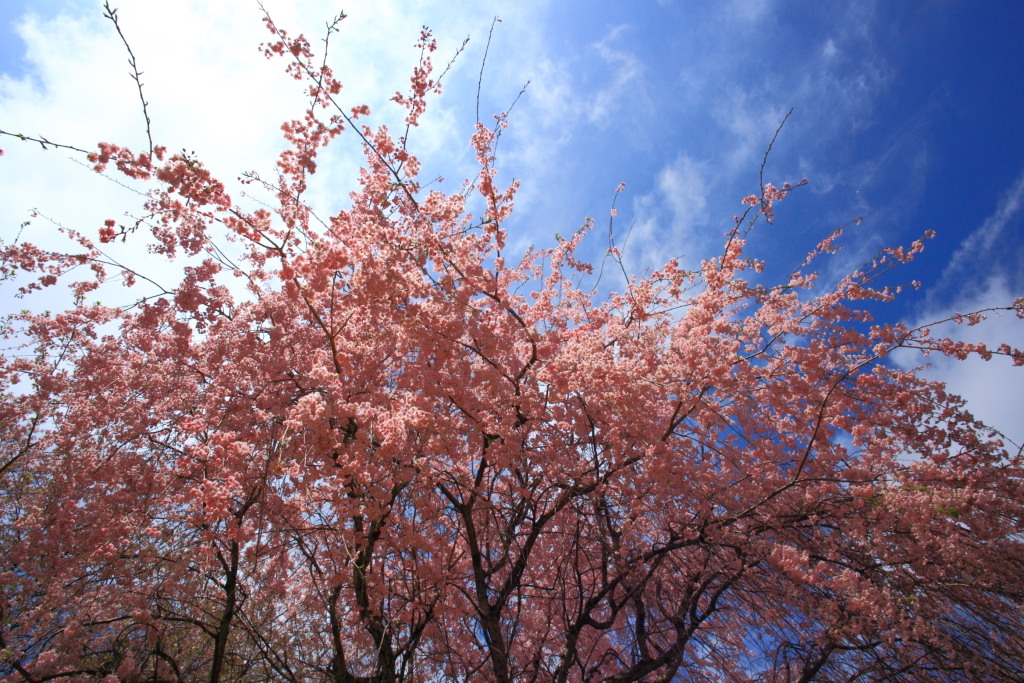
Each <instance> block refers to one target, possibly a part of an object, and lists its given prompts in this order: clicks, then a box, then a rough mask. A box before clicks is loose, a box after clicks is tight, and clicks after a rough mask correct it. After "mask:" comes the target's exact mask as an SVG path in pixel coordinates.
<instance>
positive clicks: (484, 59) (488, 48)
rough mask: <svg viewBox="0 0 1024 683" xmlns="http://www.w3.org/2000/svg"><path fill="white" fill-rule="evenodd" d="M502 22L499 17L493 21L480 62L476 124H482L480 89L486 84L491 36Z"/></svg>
mask: <svg viewBox="0 0 1024 683" xmlns="http://www.w3.org/2000/svg"><path fill="white" fill-rule="evenodd" d="M499 21H501V19H499V18H498V17H494V19H492V20H491V30H490V31H489V32H488V33H487V46H486V47H485V48H484V58H483V60H482V61H481V62H480V77H479V78H478V79H477V81H476V122H477V123H480V88H481V86H482V85H483V82H484V66H485V65H486V64H487V53H488V52H490V50H491V36H492V35H494V25H495V24H496V23H498V22H499Z"/></svg>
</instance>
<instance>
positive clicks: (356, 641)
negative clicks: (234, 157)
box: [0, 16, 1024, 683]
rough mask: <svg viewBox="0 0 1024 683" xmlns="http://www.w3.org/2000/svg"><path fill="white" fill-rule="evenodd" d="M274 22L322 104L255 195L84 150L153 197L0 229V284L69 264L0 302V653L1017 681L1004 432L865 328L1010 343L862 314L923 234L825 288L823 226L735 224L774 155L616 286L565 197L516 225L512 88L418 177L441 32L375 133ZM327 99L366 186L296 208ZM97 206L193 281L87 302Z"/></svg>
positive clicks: (918, 338)
mask: <svg viewBox="0 0 1024 683" xmlns="http://www.w3.org/2000/svg"><path fill="white" fill-rule="evenodd" d="M339 19H340V18H339ZM266 23H267V26H268V28H269V30H270V31H271V33H272V35H273V38H272V41H271V42H270V43H268V44H267V45H266V47H265V53H266V55H267V56H268V57H272V58H283V59H284V60H285V61H286V62H287V69H288V70H289V73H291V74H292V75H293V76H294V77H295V78H296V79H297V80H299V81H302V82H303V83H304V84H305V86H306V88H307V94H308V96H309V98H310V102H311V104H310V106H309V108H308V109H307V110H306V111H305V112H304V115H303V117H302V118H300V119H298V120H295V121H291V122H288V123H286V124H285V125H284V126H283V130H284V132H285V136H286V138H287V140H288V142H289V143H290V146H289V148H288V149H287V150H286V151H285V152H284V153H282V154H281V156H280V159H279V160H278V162H277V170H278V177H277V178H275V179H273V180H266V179H263V178H260V177H259V176H256V175H249V176H247V177H246V182H249V183H251V184H254V185H256V186H258V187H261V188H263V189H265V190H268V191H269V192H270V194H271V195H272V196H273V197H275V201H276V205H274V206H273V207H268V208H261V209H258V210H255V211H247V210H245V209H243V208H242V207H241V206H240V205H239V204H237V203H235V202H234V201H233V200H232V199H231V197H229V196H228V194H227V190H226V188H225V185H224V184H222V183H221V182H220V181H218V180H217V179H216V177H215V176H214V175H213V173H212V172H211V170H210V169H207V168H206V167H205V166H204V165H203V163H202V161H200V160H199V159H197V158H195V157H194V156H193V155H190V154H186V153H184V152H182V153H180V154H169V153H168V152H167V151H166V150H165V149H164V148H162V147H160V146H159V145H152V146H151V148H150V149H147V150H144V151H142V152H136V151H132V150H130V149H127V148H125V147H122V146H118V145H114V144H101V145H100V146H99V149H98V150H97V151H95V152H92V153H90V154H89V156H88V159H89V162H90V163H91V164H92V166H93V167H94V168H95V170H96V171H99V172H107V171H108V170H109V171H111V172H116V173H119V174H121V175H123V176H126V180H125V181H126V182H128V181H131V182H134V183H136V184H142V185H144V186H145V187H146V188H147V190H146V204H145V208H146V214H147V215H146V216H145V217H144V218H143V219H141V220H140V221H139V222H138V223H136V224H135V225H134V226H128V227H125V226H119V225H117V223H116V221H113V220H110V221H108V222H107V224H106V225H104V226H103V227H101V228H99V233H98V234H99V237H98V241H94V240H93V238H92V237H90V236H88V235H84V234H80V233H77V232H74V231H71V230H68V231H66V233H67V236H68V238H69V239H70V240H72V241H73V242H74V243H75V244H77V246H76V247H75V248H74V249H71V250H65V251H60V250H51V249H46V248H43V247H41V246H36V245H33V244H31V243H27V242H23V241H19V240H15V241H14V242H11V243H6V244H3V245H2V266H0V268H2V270H0V276H2V279H3V280H4V281H7V284H8V285H9V286H15V287H18V288H20V292H21V293H22V294H31V293H32V292H34V291H35V290H41V289H44V288H47V287H51V286H55V285H57V284H58V283H61V282H66V283H68V284H69V286H70V288H71V292H72V296H73V297H74V300H73V303H72V305H70V306H68V307H67V308H66V309H64V310H60V311H58V312H40V311H25V312H22V313H20V314H16V315H11V316H9V317H8V318H7V319H6V320H5V323H4V329H3V332H4V335H5V337H6V339H8V340H9V342H10V344H9V346H10V348H9V349H8V350H7V351H5V353H4V355H3V357H2V359H0V390H2V394H0V476H2V486H0V492H2V496H0V515H2V517H3V526H2V529H0V549H2V553H0V650H2V653H0V678H2V680H4V681H33V682H39V683H41V682H43V681H50V680H67V681H104V682H111V681H118V680H119V681H198V680H208V681H210V682H211V683H216V682H217V681H291V682H295V683H298V682H299V681H331V682H333V683H343V682H353V683H354V682H357V681H358V682H360V683H369V682H371V681H372V682H375V683H376V682H380V683H385V682H388V683H391V682H398V681H402V682H408V683H413V682H420V681H439V680H458V681H476V680H485V681H495V682H498V683H506V682H511V681H516V682H519V681H523V682H526V681H529V682H531V683H532V682H534V681H537V682H540V681H560V682H561V681H574V682H575V681H580V682H584V681H586V682H594V683H597V682H602V683H627V682H630V681H666V682H667V681H794V682H795V681H811V680H818V681H883V680H897V681H954V680H957V681H959V680H975V681H1006V680H1024V666H1022V664H1021V662H1024V639H1022V636H1021V633H1022V632H1024V631H1022V627H1024V616H1022V613H1021V606H1022V603H1024V545H1022V542H1021V536H1020V534H1021V531H1022V524H1024V520H1022V512H1024V510H1022V507H1024V491H1022V469H1021V466H1022V461H1021V454H1020V453H1019V452H1010V451H1009V450H1008V449H1007V448H1006V446H1005V445H1004V443H1003V441H1002V440H1001V439H1000V437H999V435H998V433H997V432H995V431H994V430H992V429H990V428H988V427H986V426H985V425H982V424H980V423H979V422H977V421H975V420H974V419H973V417H971V415H970V413H969V412H968V411H967V410H966V408H965V404H964V402H963V401H962V400H961V399H960V398H959V397H957V396H954V395H951V394H949V393H947V392H946V391H945V388H944V387H943V386H942V385H941V384H940V383H937V382H932V381H926V380H925V379H922V378H921V377H919V376H918V374H917V373H915V372H914V371H912V370H902V369H899V368H896V367H894V366H893V365H891V364H889V363H887V362H886V357H887V356H888V355H889V354H890V353H891V352H893V351H894V350H896V349H901V348H909V349H918V350H921V351H923V352H925V353H941V354H947V355H950V356H953V357H958V358H963V357H966V356H967V355H968V354H972V353H976V354H980V355H982V356H983V357H986V358H987V357H991V356H992V355H993V354H1001V355H1008V356H1011V357H1012V358H1013V359H1014V363H1015V364H1016V365H1022V364H1024V354H1022V353H1021V352H1020V351H1019V350H1016V349H1014V348H1011V347H1010V346H1008V345H1003V346H1001V347H999V348H997V349H990V348H987V347H985V346H983V345H979V344H968V343H963V342H958V341H956V340H952V339H947V338H941V337H937V336H933V335H932V333H931V332H930V330H928V329H927V328H916V329H911V328H909V327H907V326H904V325H899V324H894V325H875V324H872V320H871V316H870V315H869V314H868V313H867V312H865V311H864V310H863V309H864V307H865V305H867V304H868V303H871V302H876V301H881V302H884V301H887V300H890V299H892V298H893V297H895V296H897V294H898V292H897V291H896V289H895V288H892V287H887V286H886V285H885V279H886V278H887V277H888V273H889V272H890V271H891V270H892V269H893V268H896V267H899V266H900V265H901V264H903V263H906V262H907V261H910V260H912V259H913V258H914V255H915V254H917V253H918V252H920V251H921V250H922V249H923V248H924V245H923V242H921V241H917V242H915V243H913V244H912V245H910V246H908V247H892V248H886V249H884V250H883V251H882V252H881V253H879V255H878V257H877V258H876V259H875V260H874V261H873V262H872V263H869V264H866V265H865V266H864V267H862V268H860V269H857V270H855V271H853V272H852V273H850V274H849V275H848V276H847V277H846V278H845V279H843V280H842V281H841V282H840V283H839V284H838V285H837V286H835V287H834V288H832V289H831V290H830V291H827V292H823V293H813V292H812V291H811V290H812V287H813V285H814V283H815V279H816V276H815V274H814V271H813V266H814V263H816V262H817V261H819V260H820V259H824V258H827V257H828V255H829V254H830V253H831V252H833V251H835V249H836V245H835V241H836V240H837V239H838V237H839V236H840V234H841V232H842V229H840V230H837V231H836V232H835V233H833V234H832V235H829V236H828V237H827V238H825V239H824V240H823V241H822V242H821V244H820V245H819V246H818V248H817V249H816V250H815V251H813V252H812V253H811V254H809V255H808V258H807V260H806V262H805V263H804V264H803V265H802V266H801V268H800V269H798V270H797V271H794V272H793V273H792V275H791V276H790V277H789V278H788V279H787V280H785V281H783V282H780V283H778V284H775V285H768V284H764V283H761V282H760V278H759V277H758V274H759V273H760V272H761V269H762V264H761V262H759V261H758V260H756V259H755V258H752V257H751V256H750V255H748V254H747V253H746V252H745V237H746V235H747V234H748V232H749V230H751V229H754V228H755V226H756V225H757V224H758V223H759V222H760V223H764V222H766V221H767V222H770V221H771V219H772V217H773V215H774V211H775V205H776V203H778V202H779V201H781V200H782V199H784V198H785V197H786V195H787V193H788V192H790V191H792V190H793V189H795V187H794V186H790V185H788V184H786V185H782V186H781V187H780V188H776V187H774V186H773V185H772V184H770V183H763V184H762V185H761V186H760V187H759V188H758V190H757V192H756V194H753V195H751V196H750V197H748V198H746V199H745V200H744V203H745V206H746V211H745V213H744V214H743V215H742V216H738V217H737V218H736V222H735V227H734V228H733V229H732V231H731V232H730V233H729V234H728V235H726V237H725V244H724V247H723V249H722V251H721V254H720V255H719V256H718V257H716V258H712V259H708V260H706V261H704V262H703V264H702V266H701V268H700V269H698V270H695V271H689V270H685V269H683V268H682V267H681V266H680V265H679V263H678V262H676V261H669V262H668V263H666V264H665V265H664V267H662V268H661V269H659V270H657V271H655V272H651V273H648V274H646V275H643V276H640V275H637V276H630V277H628V278H627V279H626V282H627V284H626V285H625V287H624V288H623V290H622V291H620V292H613V293H610V294H605V293H603V292H604V291H605V290H601V289H599V288H598V287H597V285H596V280H597V278H598V275H599V273H594V272H593V268H592V267H591V266H590V265H589V264H586V263H582V262H580V261H579V260H577V259H576V258H575V252H576V249H577V247H578V245H579V244H580V241H581V240H582V239H584V237H585V235H586V234H587V233H588V232H590V231H591V230H592V229H593V227H594V225H593V222H592V221H589V220H588V221H586V222H585V224H584V225H583V226H582V228H581V229H580V230H579V231H578V232H577V233H575V234H574V235H571V236H570V237H568V238H565V239H559V240H558V241H557V243H556V244H555V245H554V246H552V247H551V248H546V249H535V250H530V251H529V252H527V253H526V254H525V255H524V256H522V258H518V257H516V258H511V257H510V256H509V254H508V249H507V248H506V245H505V242H506V232H505V228H504V227H503V225H504V223H505V222H506V220H507V219H508V217H509V216H510V215H511V212H512V210H513V200H514V197H515V192H516V189H517V184H516V183H514V182H513V183H512V184H510V185H508V186H501V185H500V184H499V183H498V180H497V177H496V174H497V171H496V170H495V162H496V158H495V145H496V142H497V139H498V137H499V135H500V133H501V131H502V130H503V129H504V127H505V126H506V125H507V120H506V119H507V117H506V116H505V115H503V114H502V115H499V116H498V117H496V123H495V125H494V126H493V127H485V126H484V125H482V124H479V123H478V124H477V126H476V129H475V132H474V134H473V136H472V139H471V141H470V144H471V145H472V148H473V149H474V150H475V153H476V157H477V161H478V162H479V167H480V172H479V175H477V177H476V178H474V179H472V180H470V181H467V182H466V183H464V185H463V187H462V189H461V191H459V192H456V193H450V194H445V193H442V192H440V191H437V190H428V189H427V188H426V187H424V186H423V184H422V183H421V181H420V180H419V177H418V172H419V169H420V163H419V161H418V160H417V158H416V157H415V156H414V155H413V154H412V152H411V151H410V149H409V146H408V141H409V134H410V131H411V130H412V129H413V128H414V127H415V126H416V125H417V122H418V120H419V117H420V116H421V115H422V114H423V112H424V111H425V107H426V102H427V97H428V96H429V95H430V94H432V93H433V92H435V91H439V87H440V86H439V79H434V77H433V69H432V64H431V53H432V52H433V51H434V49H435V43H434V42H433V40H432V38H431V36H430V34H429V32H427V31H426V30H424V32H423V34H422V35H421V36H420V42H419V44H418V45H419V47H420V48H421V51H422V53H421V54H422V56H421V60H420V62H419V64H418V65H417V66H416V68H415V70H414V72H413V76H412V79H411V85H410V88H409V90H408V92H407V93H406V94H404V95H403V94H399V95H397V96H396V97H395V101H396V102H397V103H398V104H400V105H402V106H404V107H406V109H407V117H406V119H405V123H406V129H405V131H404V133H403V134H402V135H400V136H397V137H396V136H395V135H393V134H392V133H391V132H389V130H388V129H387V128H386V127H384V126H379V127H376V128H373V127H370V126H367V125H363V124H362V122H361V121H358V119H360V118H362V117H366V116H369V114H370V112H369V110H368V108H366V107H365V106H359V107H354V108H345V107H343V106H342V105H341V104H340V102H339V101H338V94H339V92H340V89H341V84H340V82H339V81H338V80H337V79H336V77H335V75H334V74H333V73H332V71H331V69H330V68H329V67H328V66H327V65H326V61H325V60H323V61H322V60H320V59H319V58H318V57H317V56H316V55H314V53H313V51H312V48H311V45H310V43H309V42H308V41H307V40H306V39H305V38H303V37H302V36H299V37H297V38H292V37H290V36H289V35H288V34H287V33H286V32H285V31H283V30H281V29H280V28H278V27H277V26H276V25H275V24H274V22H273V21H271V20H270V18H269V16H268V17H267V19H266ZM332 30H333V27H332ZM126 44H127V43H126ZM133 66H134V65H133ZM137 76H138V72H136V77H137ZM136 80H137V78H136ZM140 95H141V86H140ZM142 101H143V103H145V99H144V98H143V100H142ZM146 121H147V126H148V122H149V118H148V114H147V117H146ZM343 131H345V133H346V135H355V136H357V137H358V138H359V139H360V140H361V143H362V145H363V147H364V150H365V159H366V163H365V166H364V168H363V170H362V171H361V172H360V189H359V190H358V191H357V192H354V193H353V194H352V195H351V197H350V200H351V201H350V204H349V205H348V207H347V208H346V209H344V210H342V211H340V212H338V213H336V214H335V215H331V216H325V217H323V218H321V217H320V216H319V215H318V214H317V213H316V212H315V210H314V208H313V207H310V206H308V205H307V204H306V203H305V201H304V199H303V194H304V192H305V190H306V183H307V180H308V177H309V175H310V174H312V173H314V172H315V171H316V160H317V154H318V152H319V151H320V150H322V149H323V148H324V147H325V146H326V145H327V144H328V143H329V142H330V141H331V140H333V139H334V138H335V137H336V136H338V135H339V134H341V133H342V132H343ZM37 141H38V140H37ZM45 142H46V144H52V143H49V141H45ZM800 184H802V183H797V184H796V186H797V187H798V186H799V185H800ZM621 189H622V187H621V186H620V188H619V190H620V191H621ZM474 198H475V199H474ZM473 201H476V202H480V205H481V207H482V210H481V211H480V212H479V215H475V214H473V213H472V212H470V211H469V209H470V205H471V203H472V202H473ZM613 217H614V211H613ZM609 235H613V232H612V230H611V228H609ZM117 239H125V240H129V241H134V240H146V239H148V240H149V241H150V244H151V247H150V248H151V250H152V251H154V252H155V253H158V254H162V255H165V256H166V257H167V258H168V259H173V260H178V261H180V262H181V263H182V264H183V266H182V271H181V272H182V273H183V276H182V279H181V281H180V283H178V284H177V285H176V286H175V287H174V288H172V289H167V290H163V289H159V290H156V291H155V292H154V290H152V288H151V289H149V290H147V292H149V293H147V294H146V295H145V296H142V297H141V298H139V299H138V301H137V302H136V303H135V304H134V305H132V306H128V307H115V306H105V305H102V304H98V303H90V302H89V300H88V299H89V296H90V294H91V293H92V292H94V291H95V290H97V288H100V287H111V286H114V285H116V283H117V281H120V282H121V283H122V284H123V285H124V286H127V287H132V286H139V287H143V286H149V285H147V284H146V283H145V282H143V281H144V280H146V279H147V278H146V273H144V272H139V271H138V270H133V269H132V268H131V267H129V266H127V265H123V264H120V263H117V262H115V261H113V260H112V259H111V258H110V257H109V256H108V255H107V254H106V253H105V252H104V245H105V244H106V243H109V242H111V241H113V240H117ZM606 267H607V268H621V267H622V258H621V253H620V251H619V247H617V246H616V245H615V244H614V242H613V243H611V244H610V245H609V250H608V255H607V257H606V260H605V262H604V263H603V264H601V271H603V270H604V269H605V268H606ZM83 271H84V272H88V275H87V276H81V275H80V273H81V272H83ZM238 283H241V284H240V285H239V284H238ZM1005 310H1007V311H1012V312H1014V313H1015V314H1016V315H1017V316H1018V317H1021V316H1022V315H1024V300H1020V299H1018V300H1017V301H1016V302H1007V304H1006V307H1005ZM983 314H984V312H983V311H979V312H974V313H971V314H967V315H965V316H964V321H965V322H967V323H969V324H973V323H975V322H979V321H980V320H981V318H982V317H983ZM1008 381H1011V380H1008Z"/></svg>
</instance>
